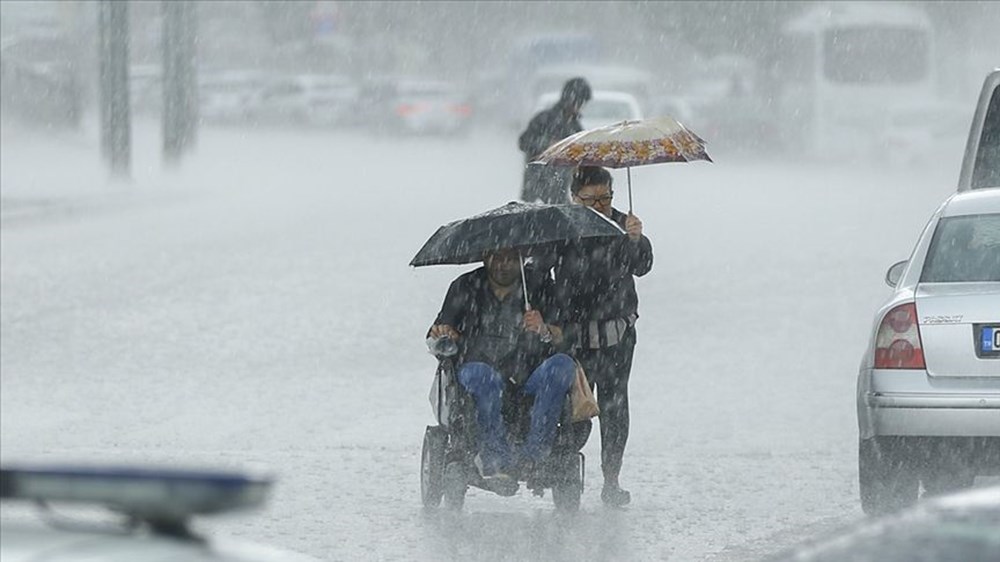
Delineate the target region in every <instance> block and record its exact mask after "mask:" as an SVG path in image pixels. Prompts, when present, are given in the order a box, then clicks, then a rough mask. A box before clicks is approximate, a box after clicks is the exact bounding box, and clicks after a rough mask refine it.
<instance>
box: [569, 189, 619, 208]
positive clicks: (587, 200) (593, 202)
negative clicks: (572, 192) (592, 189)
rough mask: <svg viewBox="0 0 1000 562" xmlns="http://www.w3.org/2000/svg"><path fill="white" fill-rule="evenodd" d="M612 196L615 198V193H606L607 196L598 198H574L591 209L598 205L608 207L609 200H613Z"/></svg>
mask: <svg viewBox="0 0 1000 562" xmlns="http://www.w3.org/2000/svg"><path fill="white" fill-rule="evenodd" d="M614 196H615V192H614V191H609V192H608V193H607V195H601V196H600V197H580V196H579V195H577V196H576V198H577V199H579V200H580V202H581V203H583V204H584V205H586V206H588V207H593V206H594V205H597V204H598V203H600V204H601V205H608V204H610V203H611V199H612V198H614Z"/></svg>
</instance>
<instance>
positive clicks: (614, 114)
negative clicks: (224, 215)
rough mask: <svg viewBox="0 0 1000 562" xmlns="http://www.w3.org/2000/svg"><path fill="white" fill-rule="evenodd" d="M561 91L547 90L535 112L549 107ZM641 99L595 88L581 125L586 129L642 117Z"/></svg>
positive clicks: (556, 99) (536, 103) (624, 93)
mask: <svg viewBox="0 0 1000 562" xmlns="http://www.w3.org/2000/svg"><path fill="white" fill-rule="evenodd" d="M559 95H560V93H559V92H546V93H544V94H542V95H541V96H539V98H538V100H537V101H536V102H535V113H538V112H539V111H542V110H543V109H548V108H550V107H552V106H553V105H555V103H556V102H557V101H558V100H559ZM642 118H643V115H642V109H640V107H639V101H638V100H637V99H636V98H635V96H633V95H632V94H629V93H626V92H615V91H609V90H595V91H594V92H593V93H592V97H591V99H590V101H588V102H587V103H586V104H585V105H584V106H583V109H582V110H581V111H580V125H581V126H582V127H583V128H584V129H593V128H595V127H604V126H605V125H611V124H614V123H620V122H622V121H627V120H634V119H642Z"/></svg>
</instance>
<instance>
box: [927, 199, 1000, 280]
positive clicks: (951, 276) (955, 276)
mask: <svg viewBox="0 0 1000 562" xmlns="http://www.w3.org/2000/svg"><path fill="white" fill-rule="evenodd" d="M920 281H921V282H923V283H960V282H983V281H1000V214H990V215H970V216H963V217H948V218H943V219H941V220H940V221H939V222H938V225H937V229H936V230H935V231H934V237H933V238H932V239H931V244H930V247H929V248H928V250H927V260H926V262H925V263H924V270H923V272H922V274H921V276H920Z"/></svg>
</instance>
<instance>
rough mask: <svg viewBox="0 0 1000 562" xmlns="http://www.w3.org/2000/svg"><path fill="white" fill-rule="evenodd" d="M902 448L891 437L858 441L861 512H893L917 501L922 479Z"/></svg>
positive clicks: (875, 513) (872, 513) (897, 440)
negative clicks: (918, 476)
mask: <svg viewBox="0 0 1000 562" xmlns="http://www.w3.org/2000/svg"><path fill="white" fill-rule="evenodd" d="M900 445H901V441H900V440H899V439H898V438H892V437H874V438H871V439H862V440H860V441H859V442H858V484H859V485H860V492H861V509H862V510H863V511H864V512H865V513H866V514H868V515H878V514H884V513H890V512H893V511H896V510H898V509H900V508H903V507H906V506H908V505H911V504H913V503H914V502H916V501H917V495H918V493H919V491H920V490H919V479H918V478H917V474H916V472H915V471H914V469H913V466H912V463H910V462H909V460H908V459H907V457H906V455H905V451H903V450H902V447H901V446H900Z"/></svg>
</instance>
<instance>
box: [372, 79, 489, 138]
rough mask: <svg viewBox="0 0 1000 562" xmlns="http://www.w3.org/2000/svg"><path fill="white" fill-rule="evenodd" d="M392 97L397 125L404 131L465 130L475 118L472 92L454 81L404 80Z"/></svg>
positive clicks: (454, 131) (451, 132)
mask: <svg viewBox="0 0 1000 562" xmlns="http://www.w3.org/2000/svg"><path fill="white" fill-rule="evenodd" d="M388 99H389V100H391V101H390V103H391V111H392V117H391V118H390V119H391V122H392V124H393V128H394V129H395V130H398V131H399V132H402V133H409V134H444V135H454V134H461V133H465V132H468V130H469V126H470V125H471V122H472V121H471V119H472V103H471V101H470V99H469V95H468V94H467V93H466V92H465V91H463V90H462V89H461V88H459V87H458V86H457V85H456V84H454V83H451V82H445V81H436V80H400V81H398V82H396V83H395V84H394V85H393V86H392V93H391V94H390V96H389V98H388Z"/></svg>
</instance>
